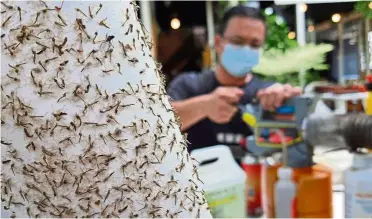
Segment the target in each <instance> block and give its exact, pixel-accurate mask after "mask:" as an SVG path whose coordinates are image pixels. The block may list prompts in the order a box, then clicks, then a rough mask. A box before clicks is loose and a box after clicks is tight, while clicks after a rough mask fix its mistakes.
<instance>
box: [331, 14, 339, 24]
mask: <svg viewBox="0 0 372 219" xmlns="http://www.w3.org/2000/svg"><path fill="white" fill-rule="evenodd" d="M340 20H341V15H340V14H338V13H337V14H334V15H332V21H333V22H335V23H338V22H340Z"/></svg>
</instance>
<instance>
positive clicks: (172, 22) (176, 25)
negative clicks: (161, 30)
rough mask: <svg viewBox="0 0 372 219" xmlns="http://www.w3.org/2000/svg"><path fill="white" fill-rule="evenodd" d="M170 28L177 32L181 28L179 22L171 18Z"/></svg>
mask: <svg viewBox="0 0 372 219" xmlns="http://www.w3.org/2000/svg"><path fill="white" fill-rule="evenodd" d="M170 26H171V27H172V29H173V30H177V29H178V28H180V26H181V21H180V20H179V19H178V18H173V19H172V20H171V22H170Z"/></svg>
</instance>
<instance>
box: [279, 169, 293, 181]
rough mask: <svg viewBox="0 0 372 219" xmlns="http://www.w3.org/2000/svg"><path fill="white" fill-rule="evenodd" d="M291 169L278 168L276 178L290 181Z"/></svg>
mask: <svg viewBox="0 0 372 219" xmlns="http://www.w3.org/2000/svg"><path fill="white" fill-rule="evenodd" d="M292 172H293V170H292V168H288V167H280V168H279V169H278V177H279V179H288V180H290V179H292Z"/></svg>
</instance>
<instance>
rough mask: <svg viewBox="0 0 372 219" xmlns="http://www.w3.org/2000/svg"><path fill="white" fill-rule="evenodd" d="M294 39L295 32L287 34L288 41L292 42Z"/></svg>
mask: <svg viewBox="0 0 372 219" xmlns="http://www.w3.org/2000/svg"><path fill="white" fill-rule="evenodd" d="M294 38H296V32H294V31H291V32H289V33H288V39H290V40H293V39H294Z"/></svg>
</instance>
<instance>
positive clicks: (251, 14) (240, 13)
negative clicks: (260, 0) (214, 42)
mask: <svg viewBox="0 0 372 219" xmlns="http://www.w3.org/2000/svg"><path fill="white" fill-rule="evenodd" d="M233 17H246V18H253V19H257V20H260V21H262V22H263V23H264V24H266V20H265V16H264V15H263V14H262V13H261V11H260V10H259V9H256V8H251V7H247V6H243V5H238V6H235V7H232V8H230V9H228V10H227V11H226V12H225V14H224V15H223V18H222V22H221V25H220V27H219V31H218V32H219V34H221V35H223V33H224V32H225V30H226V27H227V24H228V23H229V21H230V19H231V18H233Z"/></svg>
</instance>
